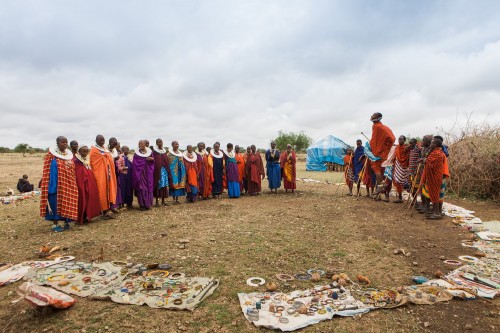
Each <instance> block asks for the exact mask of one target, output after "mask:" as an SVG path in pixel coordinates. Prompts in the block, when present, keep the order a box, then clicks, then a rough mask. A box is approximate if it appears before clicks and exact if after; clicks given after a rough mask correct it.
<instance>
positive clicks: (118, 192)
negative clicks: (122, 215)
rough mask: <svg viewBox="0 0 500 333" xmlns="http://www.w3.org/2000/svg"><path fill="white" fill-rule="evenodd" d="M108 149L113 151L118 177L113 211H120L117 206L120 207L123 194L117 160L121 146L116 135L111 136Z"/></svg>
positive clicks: (112, 206) (116, 176)
mask: <svg viewBox="0 0 500 333" xmlns="http://www.w3.org/2000/svg"><path fill="white" fill-rule="evenodd" d="M108 150H109V152H110V153H111V157H113V161H114V164H115V178H116V198H115V200H114V202H113V204H112V205H111V211H112V212H113V213H118V210H117V209H116V208H118V206H119V205H120V204H121V201H122V200H121V195H122V194H121V189H120V183H119V182H118V178H119V177H120V175H119V174H118V170H117V167H116V161H118V159H119V158H120V147H119V143H118V140H116V138H114V137H111V138H109V140H108Z"/></svg>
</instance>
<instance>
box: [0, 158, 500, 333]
mask: <svg viewBox="0 0 500 333" xmlns="http://www.w3.org/2000/svg"><path fill="white" fill-rule="evenodd" d="M41 166H42V155H30V156H26V157H24V158H23V157H22V155H18V154H0V192H3V191H4V189H5V188H6V187H12V188H15V185H16V183H17V179H18V178H19V177H20V176H21V175H22V174H23V173H27V174H29V176H30V180H31V181H32V182H34V183H35V184H37V183H38V181H39V179H40V176H41ZM304 170H305V160H304V158H301V160H300V161H299V163H298V176H299V177H302V178H313V179H318V180H321V183H304V182H298V191H297V193H295V194H285V193H284V191H280V192H279V193H278V195H271V194H268V193H267V190H266V191H264V193H263V194H262V195H260V196H258V197H245V196H244V197H242V198H240V199H235V200H230V199H228V198H227V197H224V198H223V199H222V200H207V201H202V202H197V203H195V204H182V205H179V206H169V207H162V208H154V209H153V210H152V211H148V212H140V211H139V210H135V209H134V210H128V211H123V212H121V213H120V214H119V215H118V217H117V218H116V219H115V220H109V221H95V222H93V223H91V224H90V225H86V226H81V227H80V226H74V227H73V228H72V230H70V231H68V232H64V233H59V234H55V233H52V232H51V231H50V225H49V223H47V222H45V221H43V220H42V219H41V218H40V217H39V216H38V204H39V202H38V198H34V199H30V200H26V201H23V202H20V203H18V204H16V205H2V206H0V261H1V262H12V263H18V262H21V261H24V260H30V259H35V258H36V255H35V252H36V251H37V250H38V249H39V247H40V246H41V245H43V244H46V243H48V242H50V243H51V244H53V245H60V246H64V247H68V248H69V249H68V250H67V251H66V253H67V254H70V255H73V256H76V257H77V258H78V259H79V260H81V261H89V260H91V259H92V258H93V257H96V256H97V255H98V254H99V252H100V249H101V247H103V248H104V259H105V260H109V261H111V260H128V261H135V262H143V263H150V262H160V263H163V262H168V263H170V264H172V265H173V266H174V268H175V270H176V271H181V272H184V273H186V274H190V275H197V276H213V277H216V278H219V279H220V280H221V284H220V287H219V288H218V289H217V291H216V292H215V293H214V294H213V295H212V296H211V297H209V298H207V299H206V300H205V301H204V303H203V304H202V305H201V306H200V307H199V308H197V309H196V310H195V311H194V312H192V313H191V312H176V311H167V310H157V309H151V308H148V307H145V306H143V307H138V306H130V305H119V304H115V303H112V302H107V301H96V300H87V299H78V300H77V303H76V304H75V305H74V306H73V307H72V308H70V309H67V310H64V311H43V312H39V311H34V310H33V309H32V308H31V307H30V306H29V305H28V304H27V303H25V302H19V303H16V304H12V303H11V301H12V300H14V299H16V298H17V297H18V296H17V295H16V294H15V293H12V291H14V290H15V289H16V288H17V287H18V286H19V283H16V284H12V285H9V286H6V287H2V288H0V332H64V333H70V332H184V331H185V332H255V331H261V332H265V331H267V330H266V329H256V328H255V327H254V326H253V324H251V323H249V322H248V321H247V320H246V319H245V318H244V316H243V314H242V313H241V309H240V306H239V303H238V299H237V295H236V294H237V293H238V292H250V291H254V290H255V289H252V288H251V287H248V286H247V285H246V283H245V281H246V279H247V278H248V277H250V276H261V277H263V278H265V279H266V280H269V281H276V279H275V274H277V273H281V272H283V273H293V274H296V273H300V272H304V271H305V270H306V269H309V268H331V269H335V270H337V271H339V272H345V273H347V274H349V275H350V276H354V275H357V274H363V275H366V276H368V277H369V278H370V279H371V280H372V282H373V283H374V285H375V286H377V287H396V286H399V285H407V284H411V277H412V276H414V275H425V276H428V277H432V276H433V274H434V272H435V271H436V270H437V269H440V270H441V271H443V272H448V271H449V270H451V269H452V267H450V266H446V265H444V264H443V263H442V261H441V260H440V259H439V257H440V256H446V257H448V258H450V259H456V257H457V256H458V255H466V254H472V253H473V251H472V250H470V249H468V248H463V247H462V246H461V244H460V241H461V240H462V239H466V238H467V237H468V233H467V232H465V231H464V230H463V229H461V228H459V227H456V226H455V225H453V224H452V223H451V221H450V219H444V220H442V221H427V220H425V219H423V218H422V217H421V216H420V215H418V214H415V215H414V216H413V217H410V216H409V215H405V214H404V208H403V207H402V206H398V205H396V204H393V203H384V202H379V203H376V202H374V201H373V200H370V199H367V198H363V197H361V198H353V197H346V196H345V195H341V194H340V191H336V189H337V187H336V186H335V185H332V184H333V183H335V182H338V181H340V179H341V177H342V175H341V174H340V173H314V172H306V171H304ZM326 180H328V181H329V182H330V183H332V184H328V183H326V182H325V181H326ZM265 186H267V182H266V181H264V186H263V187H265ZM452 202H454V203H456V204H459V205H461V206H464V207H466V208H468V209H473V210H476V212H477V214H476V215H477V216H478V217H481V218H482V219H483V220H488V219H494V218H496V219H498V217H499V216H500V209H499V206H498V205H495V204H493V203H491V202H472V201H464V200H452ZM184 238H187V239H189V240H190V243H189V244H188V246H187V248H186V249H179V248H178V247H177V245H176V243H177V242H178V241H179V240H180V239H184ZM395 248H404V249H405V250H407V251H409V252H411V256H410V257H405V256H397V255H394V254H393V250H394V249H395ZM413 262H417V265H414V264H413ZM325 282H326V281H325ZM310 285H312V282H294V283H291V284H290V285H288V286H282V290H285V291H289V290H293V289H296V288H304V287H307V286H310ZM498 304H499V303H498V301H497V300H495V301H492V302H489V301H485V300H476V301H469V302H466V301H458V300H453V301H451V302H449V303H446V304H445V303H441V304H436V305H432V306H412V305H410V306H405V307H402V308H398V309H394V310H379V311H373V312H370V313H368V314H366V315H363V316H359V317H355V318H334V319H333V320H332V321H326V322H322V323H319V324H317V325H313V326H310V327H307V328H305V329H303V330H302V331H303V332H426V331H427V332H462V331H464V330H465V329H468V330H467V331H469V332H494V331H497V332H498V330H499V329H500V322H499V320H498V318H499V317H498V313H499V307H498ZM424 323H428V324H429V326H428V327H425V326H424Z"/></svg>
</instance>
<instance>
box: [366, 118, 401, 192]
mask: <svg viewBox="0 0 500 333" xmlns="http://www.w3.org/2000/svg"><path fill="white" fill-rule="evenodd" d="M370 120H371V121H372V122H373V126H372V139H371V140H370V148H371V150H372V152H373V154H374V155H375V156H376V157H379V158H380V160H378V161H374V162H373V163H372V169H373V172H375V175H376V177H377V184H380V183H381V182H382V175H383V171H384V170H382V163H383V162H384V161H385V160H386V159H387V156H388V155H389V152H390V151H391V147H392V145H393V144H394V141H395V140H396V137H395V136H394V134H393V133H392V131H391V129H390V128H389V127H387V126H385V125H383V124H382V123H381V120H382V114H381V113H379V112H376V113H374V114H373V115H372V116H371V118H370Z"/></svg>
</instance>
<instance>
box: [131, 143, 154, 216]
mask: <svg viewBox="0 0 500 333" xmlns="http://www.w3.org/2000/svg"><path fill="white" fill-rule="evenodd" d="M132 164H133V166H134V167H133V169H132V188H133V189H134V190H135V195H136V196H137V201H138V202H139V209H140V210H150V209H151V206H152V205H153V190H154V169H155V159H154V157H153V152H152V151H151V149H150V148H149V147H146V140H140V141H139V147H138V148H137V149H136V151H135V154H134V158H133V160H132Z"/></svg>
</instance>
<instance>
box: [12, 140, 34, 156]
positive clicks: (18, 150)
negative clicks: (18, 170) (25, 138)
mask: <svg viewBox="0 0 500 333" xmlns="http://www.w3.org/2000/svg"><path fill="white" fill-rule="evenodd" d="M29 148H30V146H29V144H27V143H20V144H18V145H17V146H16V148H14V151H15V152H16V153H23V157H24V156H26V152H27V151H28V150H29Z"/></svg>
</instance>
